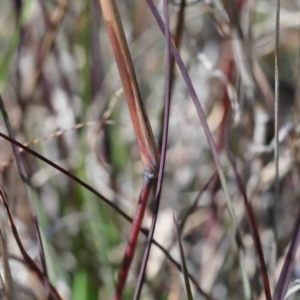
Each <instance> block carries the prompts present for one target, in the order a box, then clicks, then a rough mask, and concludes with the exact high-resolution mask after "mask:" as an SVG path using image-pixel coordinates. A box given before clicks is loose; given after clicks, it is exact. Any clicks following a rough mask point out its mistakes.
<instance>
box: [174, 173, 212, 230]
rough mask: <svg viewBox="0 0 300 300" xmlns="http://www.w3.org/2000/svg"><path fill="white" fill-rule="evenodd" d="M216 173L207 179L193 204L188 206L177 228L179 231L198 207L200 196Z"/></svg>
mask: <svg viewBox="0 0 300 300" xmlns="http://www.w3.org/2000/svg"><path fill="white" fill-rule="evenodd" d="M216 175H217V173H216V172H214V173H213V175H212V176H211V177H210V178H209V180H208V181H207V182H206V184H205V185H204V186H203V188H202V189H201V190H200V191H199V193H198V195H197V196H196V198H195V200H194V202H193V204H192V205H191V206H190V208H189V209H188V211H187V212H186V213H185V215H184V216H183V218H182V220H181V222H180V224H179V228H180V231H182V230H183V228H184V225H185V223H186V221H187V219H188V217H189V216H190V215H191V214H192V213H193V212H194V211H195V210H196V208H197V206H198V202H199V200H200V198H201V196H202V194H203V193H204V192H205V191H206V190H207V188H208V187H209V185H210V184H211V183H212V182H213V180H214V179H215V178H216Z"/></svg>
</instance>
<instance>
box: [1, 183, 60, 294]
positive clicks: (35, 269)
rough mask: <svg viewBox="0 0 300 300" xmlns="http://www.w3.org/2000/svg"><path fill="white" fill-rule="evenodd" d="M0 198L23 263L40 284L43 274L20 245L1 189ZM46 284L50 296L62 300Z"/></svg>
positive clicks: (51, 287)
mask: <svg viewBox="0 0 300 300" xmlns="http://www.w3.org/2000/svg"><path fill="white" fill-rule="evenodd" d="M0 198H1V201H2V203H3V205H4V208H5V210H6V213H7V216H8V220H9V223H10V226H11V229H12V232H13V235H14V238H15V240H16V242H17V245H18V247H19V249H20V252H21V254H22V256H23V258H24V261H25V263H26V265H27V266H28V267H29V268H30V269H31V270H32V271H33V272H34V273H35V274H36V275H37V276H38V278H39V279H40V280H41V281H42V282H44V280H45V274H44V273H43V272H41V270H40V269H39V268H38V267H37V265H36V264H35V262H34V261H33V260H32V258H31V257H30V256H29V255H28V254H27V252H26V251H25V248H24V246H23V244H22V241H21V238H20V236H19V233H18V230H17V227H16V225H15V222H14V219H13V216H12V214H11V211H10V209H9V205H8V203H7V200H6V197H5V195H4V193H3V191H2V189H0ZM48 284H49V288H50V291H51V294H52V295H53V296H55V299H62V298H61V297H60V295H59V293H58V292H57V290H56V289H55V288H54V287H53V285H51V283H50V282H49V283H48Z"/></svg>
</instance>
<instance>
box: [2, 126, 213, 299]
mask: <svg viewBox="0 0 300 300" xmlns="http://www.w3.org/2000/svg"><path fill="white" fill-rule="evenodd" d="M0 137H2V138H3V139H5V140H7V141H9V142H10V143H12V144H14V145H16V146H18V147H19V148H21V149H23V150H24V151H26V152H28V153H30V154H31V155H33V156H35V157H37V158H38V159H40V160H41V161H43V162H45V163H46V164H48V165H50V166H51V167H53V168H54V169H56V170H58V171H59V172H61V173H63V174H65V175H66V176H67V177H69V178H70V179H72V180H74V181H75V182H77V183H78V184H80V185H81V186H83V187H84V188H85V189H87V190H88V191H90V192H91V193H93V194H94V195H96V196H97V197H98V198H99V199H101V200H102V201H103V202H105V203H106V204H107V205H109V206H110V207H111V208H113V209H114V210H115V211H116V212H117V213H118V214H119V215H121V216H122V217H123V218H124V219H125V220H126V221H128V222H132V218H131V217H129V216H128V215H127V214H126V213H125V212H124V211H123V210H121V209H120V208H119V207H118V206H116V205H115V204H114V203H112V202H111V201H109V200H108V199H107V198H105V197H104V196H103V195H101V194H100V193H99V192H97V191H96V190H95V189H94V188H92V187H91V186H90V185H88V184H87V183H85V182H84V181H82V180H81V179H79V178H78V177H76V176H75V175H73V174H71V173H70V172H68V171H67V170H65V169H64V168H62V167H60V166H59V165H57V164H55V163H54V162H52V161H51V160H49V159H47V158H46V157H44V156H42V155H41V154H39V153H37V152H35V151H34V150H32V149H30V148H28V147H26V146H24V145H23V144H21V143H20V142H18V141H16V140H14V139H12V138H10V137H9V136H7V135H5V134H3V133H2V132H0ZM140 231H141V232H142V233H143V234H144V235H145V236H148V233H149V231H148V230H147V229H144V228H140ZM152 242H153V244H154V245H156V246H157V247H158V248H159V249H160V250H161V251H162V252H163V253H164V254H165V255H166V257H167V258H168V260H170V262H172V263H173V264H174V265H175V266H176V267H177V269H178V270H179V271H180V272H182V268H181V266H180V264H179V263H178V262H177V261H176V260H175V259H174V258H173V257H172V256H171V255H170V253H169V252H168V250H166V249H165V248H164V247H162V246H161V245H160V244H159V243H158V242H157V241H155V240H154V239H152ZM189 277H190V279H191V281H192V282H193V283H194V285H195V287H196V288H197V291H198V292H199V293H200V294H201V295H203V296H204V297H205V299H212V298H211V297H210V296H209V295H208V294H207V293H205V292H204V291H203V290H202V289H201V287H200V286H199V284H198V282H197V280H196V279H195V278H194V277H193V276H192V275H189Z"/></svg>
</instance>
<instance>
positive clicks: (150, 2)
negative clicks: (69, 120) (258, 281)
mask: <svg viewBox="0 0 300 300" xmlns="http://www.w3.org/2000/svg"><path fill="white" fill-rule="evenodd" d="M145 1H146V2H147V4H148V6H149V8H150V10H151V12H152V14H153V16H154V17H155V19H156V21H157V23H158V25H159V28H160V30H161V31H162V32H163V34H165V30H166V29H165V24H164V21H163V20H162V18H161V16H160V14H159V12H158V10H157V8H156V6H155V4H154V2H153V0H145ZM169 41H170V47H171V52H172V54H173V56H174V58H175V61H176V63H177V65H178V67H179V69H180V71H181V73H182V77H183V79H184V81H185V83H186V86H187V89H188V91H189V93H190V95H191V98H192V100H193V103H194V105H195V107H196V110H197V113H198V116H199V119H200V121H201V123H202V126H203V129H204V132H205V135H206V138H207V141H208V144H209V147H210V150H211V152H212V156H213V159H214V162H215V165H216V168H217V171H218V175H219V178H220V182H221V186H222V188H223V191H224V196H225V200H226V204H227V210H228V213H229V216H230V219H231V222H232V224H233V228H234V229H235V231H236V236H237V240H239V241H240V243H242V236H241V233H240V230H239V227H238V224H237V220H236V216H235V213H234V210H233V206H232V202H231V198H230V196H229V192H228V189H227V183H226V179H225V175H224V172H223V169H222V165H221V163H220V160H219V156H218V152H217V149H216V145H215V142H214V140H213V136H212V134H211V132H210V129H209V127H208V124H207V120H206V116H205V113H204V111H203V108H202V105H201V103H200V101H199V98H198V96H197V94H196V91H195V88H194V86H193V83H192V81H191V78H190V76H189V74H188V71H187V68H186V66H185V64H184V62H183V60H182V58H181V56H180V54H179V52H178V50H177V49H176V47H175V45H174V43H173V41H172V40H171V39H169ZM240 243H239V244H238V246H242V244H240ZM239 257H240V258H242V259H244V256H243V255H240V256H239ZM240 264H241V266H242V265H243V262H240ZM244 279H245V280H246V282H244V285H245V286H247V287H249V288H250V282H249V279H248V277H244ZM248 292H249V291H245V293H248Z"/></svg>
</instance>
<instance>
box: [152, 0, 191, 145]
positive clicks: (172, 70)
mask: <svg viewBox="0 0 300 300" xmlns="http://www.w3.org/2000/svg"><path fill="white" fill-rule="evenodd" d="M185 6H186V0H181V3H180V7H179V11H178V14H177V25H176V29H175V34H174V36H173V40H174V44H175V46H176V48H177V49H178V47H179V45H180V41H181V38H182V32H183V25H184V12H185ZM170 60H171V62H170V81H169V90H170V95H169V97H170V103H171V100H172V94H173V90H174V89H173V88H174V83H175V78H176V73H175V66H176V65H175V59H174V57H173V56H171V58H170ZM164 115H165V113H164V108H163V112H162V118H161V124H162V126H161V128H162V130H161V133H160V136H159V139H158V140H159V142H158V145H159V147H160V149H161V147H162V139H163V126H164V125H163V124H164Z"/></svg>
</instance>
